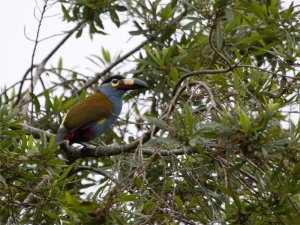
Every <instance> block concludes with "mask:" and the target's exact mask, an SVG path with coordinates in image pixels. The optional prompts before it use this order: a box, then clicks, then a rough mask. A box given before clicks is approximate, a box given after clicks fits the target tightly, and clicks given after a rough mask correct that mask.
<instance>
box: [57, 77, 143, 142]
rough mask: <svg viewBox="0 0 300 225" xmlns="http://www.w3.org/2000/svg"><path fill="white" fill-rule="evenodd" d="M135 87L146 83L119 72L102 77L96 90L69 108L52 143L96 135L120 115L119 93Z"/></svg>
mask: <svg viewBox="0 0 300 225" xmlns="http://www.w3.org/2000/svg"><path fill="white" fill-rule="evenodd" d="M139 88H148V84H147V83H146V82H144V81H142V80H138V79H134V78H124V77H123V76H120V75H116V76H112V77H110V78H108V79H106V80H105V81H104V82H103V83H102V84H101V86H100V87H99V90H98V92H97V93H95V94H92V95H90V96H88V97H87V98H85V99H83V100H81V101H80V102H78V103H77V104H75V105H74V106H73V107H72V108H71V109H70V111H69V112H68V114H67V115H66V117H65V120H64V122H63V126H62V127H61V128H60V129H59V130H58V132H57V134H56V137H55V141H54V142H55V143H58V142H61V141H63V140H68V141H69V145H71V144H73V143H81V142H86V141H90V140H92V139H94V138H96V137H98V136H100V135H101V134H103V133H104V132H105V131H106V130H107V129H108V128H109V127H110V126H111V124H112V123H113V122H114V121H115V120H116V119H117V117H118V116H119V115H120V112H121V110H122V96H123V95H124V94H125V93H126V92H127V91H128V90H133V89H139Z"/></svg>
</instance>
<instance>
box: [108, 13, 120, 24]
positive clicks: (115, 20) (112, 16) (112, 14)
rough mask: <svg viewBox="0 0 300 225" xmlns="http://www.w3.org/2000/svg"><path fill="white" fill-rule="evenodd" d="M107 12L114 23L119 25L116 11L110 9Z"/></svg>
mask: <svg viewBox="0 0 300 225" xmlns="http://www.w3.org/2000/svg"><path fill="white" fill-rule="evenodd" d="M109 14H110V18H111V20H112V21H113V22H114V24H116V26H117V27H120V25H121V23H120V19H119V16H118V14H117V13H116V11H115V10H110V11H109Z"/></svg>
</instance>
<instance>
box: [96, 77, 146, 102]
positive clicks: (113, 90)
mask: <svg viewBox="0 0 300 225" xmlns="http://www.w3.org/2000/svg"><path fill="white" fill-rule="evenodd" d="M140 88H148V84H147V83H146V82H144V81H142V80H139V79H135V78H125V77H123V76H121V75H115V76H112V77H110V78H108V79H106V80H105V81H103V83H102V84H101V86H100V87H99V91H100V92H101V93H103V94H105V95H106V96H115V97H120V98H121V97H122V96H123V95H124V94H125V93H126V91H128V90H134V89H140Z"/></svg>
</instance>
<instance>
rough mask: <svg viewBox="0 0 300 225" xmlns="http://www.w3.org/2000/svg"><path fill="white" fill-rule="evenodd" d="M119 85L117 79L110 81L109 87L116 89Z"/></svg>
mask: <svg viewBox="0 0 300 225" xmlns="http://www.w3.org/2000/svg"><path fill="white" fill-rule="evenodd" d="M118 84H119V80H118V79H112V80H111V86H113V87H116V86H118Z"/></svg>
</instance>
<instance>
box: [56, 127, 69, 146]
mask: <svg viewBox="0 0 300 225" xmlns="http://www.w3.org/2000/svg"><path fill="white" fill-rule="evenodd" d="M68 132H69V130H68V129H67V128H65V127H61V128H59V129H58V131H57V134H56V136H55V139H54V143H59V142H62V141H63V140H64V138H65V136H66V135H67V134H68Z"/></svg>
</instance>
